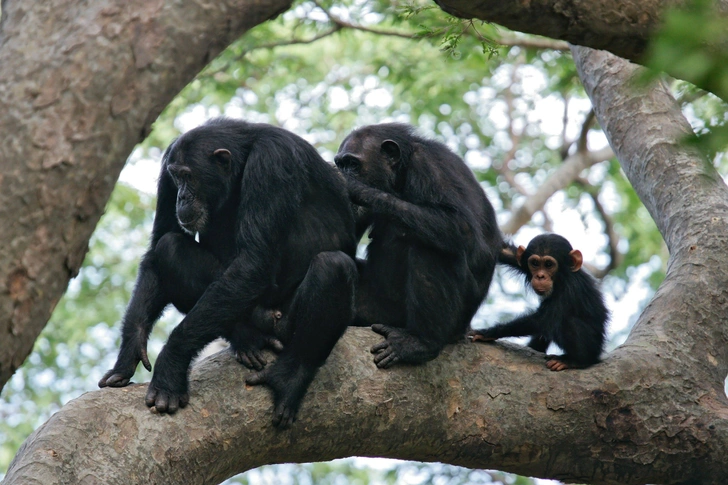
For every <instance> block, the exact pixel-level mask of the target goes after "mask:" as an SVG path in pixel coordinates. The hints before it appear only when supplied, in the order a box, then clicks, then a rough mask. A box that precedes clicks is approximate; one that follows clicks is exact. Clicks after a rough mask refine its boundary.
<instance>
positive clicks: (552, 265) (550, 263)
mask: <svg viewBox="0 0 728 485" xmlns="http://www.w3.org/2000/svg"><path fill="white" fill-rule="evenodd" d="M544 266H545V267H546V268H553V267H554V262H553V261H550V260H548V259H547V260H546V262H545V263H544Z"/></svg>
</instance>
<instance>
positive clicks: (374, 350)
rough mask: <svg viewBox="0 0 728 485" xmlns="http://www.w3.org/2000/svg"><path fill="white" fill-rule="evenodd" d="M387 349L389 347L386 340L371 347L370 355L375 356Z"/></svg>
mask: <svg viewBox="0 0 728 485" xmlns="http://www.w3.org/2000/svg"><path fill="white" fill-rule="evenodd" d="M388 347H389V342H387V341H386V340H384V341H382V342H379V343H378V344H376V345H372V348H371V350H370V352H371V353H372V354H376V353H379V352H381V351H383V350H385V349H387V348H388Z"/></svg>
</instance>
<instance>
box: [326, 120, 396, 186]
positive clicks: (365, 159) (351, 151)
mask: <svg viewBox="0 0 728 485" xmlns="http://www.w3.org/2000/svg"><path fill="white" fill-rule="evenodd" d="M400 158H401V153H400V149H399V145H397V143H396V142H394V141H393V140H388V139H387V140H381V139H378V138H377V137H376V136H375V135H373V134H371V133H366V132H364V131H355V132H353V133H351V134H350V135H349V136H348V137H346V139H345V140H344V142H343V143H342V144H341V146H340V147H339V152H338V153H337V154H336V156H335V157H334V162H335V163H336V166H337V167H339V169H340V170H341V171H342V172H344V173H345V174H348V175H351V176H353V177H355V178H357V179H358V180H360V181H361V182H363V183H365V184H367V185H369V186H371V187H375V188H377V189H380V190H384V191H387V192H391V191H392V190H393V188H394V185H395V181H396V178H397V167H398V165H399V163H400Z"/></svg>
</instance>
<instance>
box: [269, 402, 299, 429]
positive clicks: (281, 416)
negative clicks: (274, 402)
mask: <svg viewBox="0 0 728 485" xmlns="http://www.w3.org/2000/svg"><path fill="white" fill-rule="evenodd" d="M295 420H296V415H295V413H294V412H293V411H292V410H291V409H290V408H289V407H288V406H286V405H285V404H283V403H281V404H279V405H278V406H277V407H276V410H275V412H274V413H273V425H274V426H276V427H278V428H280V429H287V428H290V427H291V425H292V424H293V422H294V421H295Z"/></svg>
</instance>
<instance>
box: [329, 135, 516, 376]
mask: <svg viewBox="0 0 728 485" xmlns="http://www.w3.org/2000/svg"><path fill="white" fill-rule="evenodd" d="M334 161H335V162H336V165H337V166H338V167H339V169H340V170H341V171H342V173H343V174H344V178H345V179H346V180H347V187H348V189H349V197H350V198H351V201H352V202H353V203H354V204H355V205H356V206H357V210H356V219H357V239H358V238H360V237H361V236H362V235H363V233H364V232H365V231H366V230H367V229H370V232H369V238H370V242H369V244H368V246H367V257H366V260H358V261H357V267H358V269H359V285H358V286H357V291H356V316H355V322H354V325H360V326H368V325H371V326H372V330H374V331H375V332H377V333H379V334H381V335H383V336H384V337H385V339H386V340H384V341H383V342H381V343H379V344H377V345H374V346H373V347H372V349H371V351H372V353H373V354H375V356H374V362H375V363H376V365H377V366H378V367H379V368H388V367H390V366H392V365H393V364H396V363H407V364H419V363H422V362H426V361H428V360H431V359H434V358H435V357H437V355H438V354H439V353H440V351H441V350H442V348H443V347H444V346H445V345H446V344H448V343H452V342H455V341H457V340H459V339H463V337H464V336H465V332H466V330H467V329H468V326H469V323H470V320H471V318H472V317H473V315H474V314H475V312H476V310H477V309H478V307H479V306H480V304H481V303H482V301H483V300H484V298H485V296H486V294H487V292H488V288H489V286H490V283H491V280H492V278H493V271H494V269H495V264H496V260H497V258H498V252H499V251H500V249H501V247H502V244H503V240H502V236H501V233H500V230H499V229H498V226H497V224H496V218H495V212H494V211H493V207H492V206H491V205H490V202H489V201H488V199H487V198H486V196H485V193H484V192H483V189H482V187H481V186H480V185H479V184H478V182H477V180H476V179H475V176H474V175H473V173H472V171H471V170H470V169H469V168H468V167H467V166H466V165H465V163H464V162H463V160H462V159H461V158H460V157H458V156H457V155H455V154H454V153H453V152H452V151H450V149H448V148H447V147H446V146H445V145H443V144H442V143H439V142H436V141H433V140H429V139H426V138H423V137H422V136H419V135H417V134H416V133H415V130H414V129H413V128H412V127H411V126H409V125H405V124H399V123H385V124H379V125H370V126H365V127H363V128H360V129H358V130H355V131H353V132H352V133H351V134H349V135H348V136H347V137H346V139H345V140H344V142H343V143H342V144H341V147H340V148H339V152H338V153H337V155H336V157H335V158H334Z"/></svg>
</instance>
